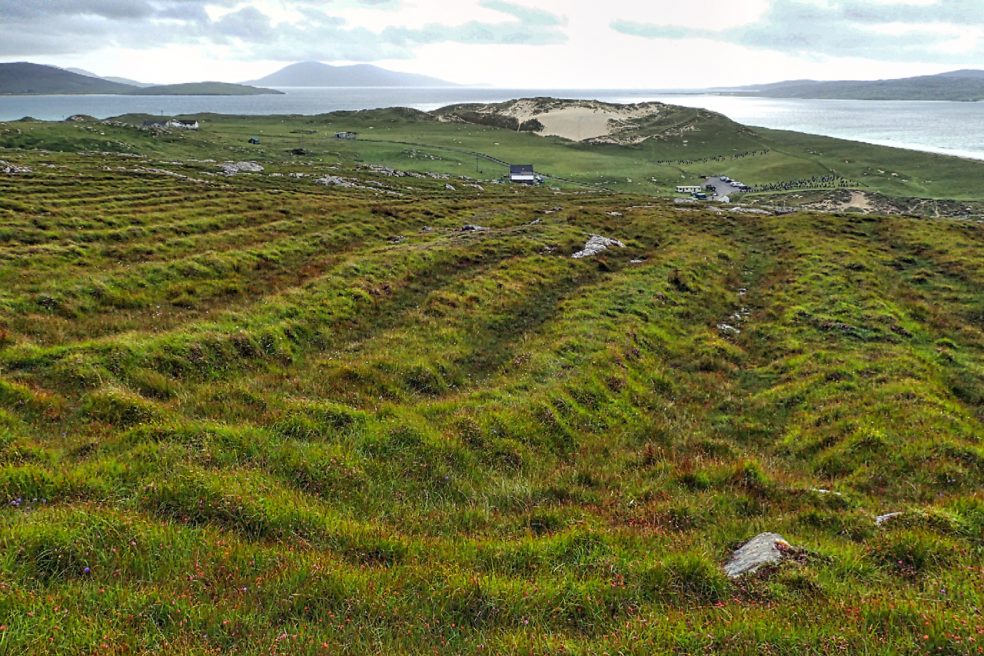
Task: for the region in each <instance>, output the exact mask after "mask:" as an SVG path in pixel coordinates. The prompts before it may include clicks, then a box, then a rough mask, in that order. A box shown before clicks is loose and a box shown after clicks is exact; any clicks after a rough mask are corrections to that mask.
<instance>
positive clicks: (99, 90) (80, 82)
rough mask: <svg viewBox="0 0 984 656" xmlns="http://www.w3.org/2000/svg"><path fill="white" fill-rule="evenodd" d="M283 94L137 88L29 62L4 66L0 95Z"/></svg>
mask: <svg viewBox="0 0 984 656" xmlns="http://www.w3.org/2000/svg"><path fill="white" fill-rule="evenodd" d="M282 93H283V92H281V91H275V90H273V89H263V88H257V87H253V86H247V85H242V84H230V83H228V82H191V83H185V84H167V85H146V86H136V83H135V84H121V83H119V82H113V81H110V80H107V79H103V78H99V77H95V76H94V75H93V74H92V73H90V72H88V71H83V70H82V69H75V71H70V70H66V69H61V68H57V67H55V66H43V65H40V64H31V63H27V62H17V63H8V64H0V95H2V94H9V95H18V94H32V95H45V94H69V95H83V94H110V95H135V96H198V95H201V96H250V95H271V94H282Z"/></svg>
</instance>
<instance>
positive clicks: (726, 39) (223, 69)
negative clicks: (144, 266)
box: [0, 0, 984, 89]
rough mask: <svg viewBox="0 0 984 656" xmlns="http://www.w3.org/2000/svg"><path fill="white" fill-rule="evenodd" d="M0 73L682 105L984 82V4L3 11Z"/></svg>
mask: <svg viewBox="0 0 984 656" xmlns="http://www.w3.org/2000/svg"><path fill="white" fill-rule="evenodd" d="M0 61H32V62H37V63H42V64H52V65H57V66H63V67H78V68H83V69H86V70H89V71H92V72H94V73H96V74H99V75H115V76H122V77H129V78H135V79H138V80H141V81H146V82H154V83H161V84H164V83H174V82H187V81H200V80H222V81H228V82H238V81H243V80H249V79H256V78H259V77H262V76H264V75H266V74H269V73H272V72H274V71H275V70H277V69H279V68H281V67H283V66H284V65H286V64H289V63H293V62H297V61H323V62H325V63H332V64H346V63H372V64H377V65H380V66H384V67H386V68H390V69H394V70H401V71H407V72H413V73H421V74H425V75H431V76H435V77H439V78H442V79H446V80H449V81H452V82H457V83H461V84H476V85H478V84H484V85H492V86H496V87H505V88H541V89H565V88H566V89H577V88H594V89H616V88H621V89H670V88H701V87H713V86H735V85H739V84H756V83H762V82H772V81H778V80H788V79H802V78H811V79H875V78H888V77H905V76H909V75H921V74H931V73H938V72H943V71H947V70H953V69H957V68H984V0H730V1H729V0H528V1H525V2H524V1H522V0H323V1H317V0H0Z"/></svg>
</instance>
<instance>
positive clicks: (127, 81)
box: [65, 67, 154, 87]
mask: <svg viewBox="0 0 984 656" xmlns="http://www.w3.org/2000/svg"><path fill="white" fill-rule="evenodd" d="M65 70H66V71H69V72H71V73H78V74H79V75H86V76H88V77H94V78H98V79H100V80H107V81H109V82H116V83H118V84H127V85H129V86H131V87H152V86H154V85H153V84H151V83H149V82H138V81H137V80H131V79H130V78H126V77H115V76H112V75H97V74H96V73H93V72H92V71H87V70H85V69H84V68H71V67H70V68H66V69H65Z"/></svg>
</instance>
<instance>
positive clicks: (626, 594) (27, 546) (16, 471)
mask: <svg viewBox="0 0 984 656" xmlns="http://www.w3.org/2000/svg"><path fill="white" fill-rule="evenodd" d="M378 119H379V116H378V115H377V116H375V117H374V118H373V119H372V120H370V119H369V118H367V117H364V116H363V117H357V118H353V119H351V121H352V122H348V121H349V120H350V119H345V121H343V120H341V119H340V118H338V117H334V118H332V119H330V121H331V123H332V124H331V125H328V124H327V123H319V122H318V121H327V120H329V119H324V118H321V119H302V118H297V119H277V120H276V121H274V120H273V119H235V118H218V117H207V118H206V119H205V120H206V127H205V129H204V130H203V132H202V133H201V134H197V135H194V134H180V135H170V136H162V137H157V138H155V137H153V136H152V135H150V133H143V132H137V131H134V130H131V129H129V128H120V127H112V126H102V125H97V124H81V126H79V125H68V124H33V123H32V124H20V123H18V124H7V125H5V126H3V127H2V128H0V131H2V135H0V139H7V140H12V141H17V140H20V141H19V142H18V144H19V145H21V146H30V147H37V146H40V145H42V144H44V145H45V146H46V147H47V148H48V149H49V151H58V152H43V151H39V150H13V149H8V150H0V159H3V160H6V161H10V162H11V163H14V164H17V165H19V166H29V167H30V168H32V169H33V171H34V173H33V174H30V175H10V176H0V502H2V503H3V507H2V509H0V653H4V654H90V653H108V654H144V653H146V654H150V653H162V652H166V653H173V654H201V653H216V654H222V653H242V654H261V653H262V654H269V653H279V654H322V653H333V654H334V653H340V654H365V653H466V654H489V653H517V654H529V653H536V654H548V653H549V654H555V653H556V654H560V653H574V654H596V653H625V654H652V653H678V654H690V653H729V654H731V653H734V654H761V653H771V654H790V655H793V654H797V655H798V654H835V653H873V654H897V653H933V654H937V653H939V654H977V653H980V646H979V645H980V641H981V640H982V639H984V635H982V634H981V629H980V627H981V626H982V625H984V622H982V617H981V608H982V601H984V585H982V580H984V579H982V577H981V563H982V562H984V541H982V535H984V497H982V493H981V490H982V486H984V447H982V444H981V437H982V435H984V393H982V390H984V329H982V325H984V324H982V319H984V304H982V299H981V292H980V290H981V289H982V288H984V224H982V223H980V222H979V221H968V220H950V219H939V220H920V219H913V218H902V217H861V216H853V215H843V214H840V215H838V214H827V215H814V214H803V213H801V214H793V215H790V216H785V217H774V216H751V215H742V214H728V213H725V214H717V213H713V212H710V211H706V210H704V209H701V208H699V207H694V208H691V207H685V208H681V207H678V206H675V205H673V204H672V203H669V202H666V201H664V200H661V199H658V198H656V199H654V198H653V197H652V196H646V195H634V194H630V193H609V192H605V191H603V190H592V189H591V188H588V187H583V186H580V185H577V184H565V185H562V186H561V190H560V191H553V190H551V189H550V188H549V187H543V188H516V187H511V186H506V185H492V184H488V183H487V182H486V183H483V185H482V186H483V187H484V189H483V190H479V189H478V188H476V187H473V186H469V185H470V184H471V182H470V181H469V180H464V179H460V178H452V179H450V180H445V179H442V178H434V177H427V176H423V177H391V176H387V175H385V174H383V173H380V172H378V171H373V170H370V169H368V168H366V167H367V165H369V164H385V165H391V166H395V165H396V164H397V163H399V168H401V169H404V170H420V171H431V170H436V171H438V172H444V173H450V172H454V171H457V170H460V171H461V173H463V174H467V175H469V176H475V177H478V178H481V179H485V178H487V177H490V176H489V175H488V171H486V173H485V175H484V176H482V175H478V176H476V174H475V173H474V170H471V171H469V170H468V166H469V165H470V166H472V167H474V158H472V159H471V160H469V159H468V158H466V157H464V156H460V155H457V154H454V153H456V152H457V151H452V150H449V149H450V148H461V149H464V150H468V149H477V148H479V147H480V146H481V147H483V148H484V146H482V143H483V142H482V139H483V138H488V137H483V136H482V131H481V130H477V131H476V130H474V129H472V130H470V131H463V132H462V134H461V135H460V136H449V134H448V133H445V132H442V130H446V126H445V127H440V126H439V125H437V124H435V125H426V126H418V129H419V131H417V132H414V133H413V134H411V128H410V127H409V126H408V125H402V124H399V123H394V124H392V125H390V127H388V128H387V127H386V125H387V124H385V123H383V122H379V123H376V121H377V120H378ZM394 120H395V119H394ZM281 121H283V122H281ZM356 121H366V122H371V123H376V124H375V125H373V126H372V127H374V128H375V129H374V130H372V132H373V133H376V132H377V130H378V134H381V135H382V136H384V137H392V140H393V141H396V140H405V139H411V138H412V139H414V140H419V141H421V142H432V143H437V142H440V141H441V139H446V140H447V142H446V148H445V146H444V145H441V144H438V145H432V146H428V149H427V150H426V152H427V153H431V154H434V155H435V156H438V155H439V156H441V157H444V156H445V155H446V156H447V159H443V160H430V159H421V158H419V157H418V158H416V159H409V158H407V159H406V160H405V161H402V160H399V158H398V156H397V155H398V153H401V152H403V149H405V148H406V146H402V145H393V144H388V143H384V142H380V143H374V142H370V141H359V142H355V143H342V142H335V141H334V140H331V139H329V138H327V137H326V136H325V135H327V134H328V133H329V132H331V131H333V130H334V129H335V128H336V127H337V128H338V129H343V128H358V129H359V131H360V132H363V133H365V132H368V131H369V130H368V128H369V127H370V125H367V124H366V123H365V122H363V123H358V122H356ZM87 128H88V129H87ZM308 129H317V130H318V132H319V135H321V137H319V138H320V139H321V140H320V141H316V140H314V138H313V137H311V135H298V134H294V132H295V131H297V130H308ZM16 130H21V132H20V133H19V134H18V133H17V132H16ZM92 130H96V131H97V132H92ZM100 130H101V131H105V132H106V135H105V139H107V140H108V141H109V142H110V143H114V142H118V143H119V144H122V145H121V146H120V147H119V148H105V147H100V146H99V143H100V141H99V140H100V139H103V138H104V137H103V135H100V134H98V131H100ZM261 130H262V131H263V132H262V136H263V142H264V143H263V144H262V146H261V149H262V150H259V151H251V150H250V149H249V148H247V144H244V143H241V140H240V136H241V135H242V134H246V133H260V132H261ZM387 130H388V132H387ZM430 130H433V132H428V131H430ZM451 134H453V133H451ZM442 135H443V136H442ZM309 137H311V139H310V140H307V139H308V138H309ZM796 138H797V139H802V140H803V143H804V144H805V143H806V142H808V141H810V140H811V139H812V138H807V137H796ZM495 139H497V140H499V143H500V144H505V146H504V147H508V148H513V149H515V150H514V151H511V152H514V153H515V154H516V156H517V157H519V156H520V155H526V156H525V157H523V159H528V156H529V154H530V152H531V151H528V150H527V151H523V150H522V149H523V143H524V140H526V139H539V137H532V136H530V135H519V134H514V133H504V134H503V133H496V135H495ZM278 140H279V141H278ZM455 140H458V141H461V142H463V143H456V142H455ZM792 142H793V137H789V138H788V139H787V140H786V147H791V146H790V144H791V143H792ZM6 143H7V144H8V145H17V144H14V143H11V141H7V142H6ZM536 143H537V144H539V145H541V146H543V151H542V152H543V157H544V159H545V161H550V162H551V165H552V166H556V167H557V168H558V169H561V170H562V172H564V173H565V177H566V176H567V175H569V176H571V177H572V178H573V177H574V176H575V175H576V174H577V171H576V170H575V167H576V166H579V165H580V164H578V162H579V161H580V162H586V161H593V160H592V159H591V158H598V161H600V162H609V161H616V160H618V159H619V158H623V159H624V166H625V167H626V170H628V168H629V166H630V162H631V161H633V160H634V159H635V161H637V162H638V159H636V158H637V154H636V153H635V152H634V151H633V152H630V153H621V154H620V153H619V152H618V150H617V149H613V150H612V152H610V153H609V152H608V149H600V150H597V151H592V150H591V149H586V148H583V147H572V146H570V145H567V144H563V143H560V142H556V143H555V142H553V141H549V140H548V141H547V142H546V144H545V145H544V144H543V143H541V142H536ZM299 144H303V145H304V147H306V148H309V149H311V150H312V151H313V152H314V153H315V154H314V155H312V156H309V157H308V158H295V157H293V156H291V155H289V154H288V153H287V152H286V149H287V148H288V147H291V148H293V147H297V145H299ZM439 146H440V147H439ZM688 147H689V146H688ZM415 148H416V147H415ZM91 150H99V151H105V150H119V151H125V150H131V151H134V152H139V153H141V154H142V155H144V156H145V157H143V158H140V159H137V158H132V157H120V156H118V155H113V154H107V153H105V152H99V153H87V152H82V151H91ZM582 150H583V151H584V152H583V157H585V158H586V159H583V160H568V159H564V158H563V157H562V154H563V153H574V154H577V153H579V152H581V151H582ZM418 151H419V152H423V148H419V149H418ZM537 152H540V151H537ZM873 152H874V151H873ZM573 156H574V155H572V157H573ZM579 156H580V155H579ZM838 156H840V155H839V154H838ZM377 157H378V159H377ZM456 157H457V158H459V159H458V160H457V161H456V160H455V159H454V158H456ZM551 157H554V158H556V159H550V160H548V158H551ZM907 157H911V158H912V159H911V160H908V162H909V163H910V164H911V165H912V166H917V165H919V160H918V157H921V156H918V157H917V156H916V155H907ZM926 157H930V156H926ZM205 159H213V160H219V161H223V160H227V159H231V160H240V159H256V160H258V161H261V162H263V164H264V165H265V166H266V167H267V170H266V171H265V172H264V173H262V174H245V175H238V176H233V177H226V176H221V175H217V168H216V165H215V163H214V162H206V161H201V160H205ZM739 161H740V160H735V162H739ZM791 161H792V160H791ZM458 162H460V163H461V164H462V166H461V167H458V166H457V163H458ZM949 162H950V161H949V160H946V162H945V163H947V165H950V164H949ZM466 163H467V164H466ZM742 165H744V164H742ZM908 165H909V164H907V163H906V161H903V160H898V161H896V162H895V163H894V166H896V167H898V168H902V167H903V166H908ZM480 166H482V164H481V163H480ZM563 166H566V167H569V168H568V169H562V167H563ZM694 166H697V165H696V164H695V165H694ZM729 166H730V165H729ZM735 166H739V164H735ZM953 166H955V167H957V168H959V166H958V165H957V164H953ZM975 166H976V165H975ZM329 167H333V168H329ZM430 167H433V168H430ZM954 171H955V173H954V175H955V176H956V175H958V173H959V172H958V171H957V169H954ZM276 173H279V174H285V175H281V176H275V175H272V174H276ZM289 173H305V174H308V175H307V177H300V178H298V177H290V176H289V175H286V174H289ZM328 173H330V174H332V175H338V176H342V177H345V178H347V179H351V180H354V181H356V183H357V184H358V185H360V186H359V187H357V188H351V189H346V188H339V187H324V186H320V185H316V184H314V183H313V182H312V178H314V177H318V176H321V175H325V174H328ZM175 174H178V175H175ZM852 174H853V175H856V174H857V173H852ZM179 175H180V176H186V177H178V176H179ZM593 176H597V174H584V180H586V181H591V182H598V181H599V180H600V179H601V177H604V176H600V177H593ZM746 177H748V176H746ZM940 179H941V180H942V178H940ZM749 181H753V180H749ZM449 182H450V183H451V184H452V185H453V186H455V187H456V189H455V190H454V191H450V190H447V189H446V188H445V185H446V184H447V183H449ZM944 192H945V190H944V189H943V187H940V188H939V193H941V194H942V193H944ZM465 224H479V225H482V226H485V227H487V228H489V229H488V230H486V231H477V232H463V231H461V227H462V226H463V225H465ZM593 233H597V234H603V235H606V236H610V237H613V238H617V239H619V240H621V241H623V242H624V243H625V244H626V248H625V249H624V250H623V249H618V250H614V251H610V252H608V253H605V254H603V255H601V256H599V257H596V258H592V259H586V260H574V259H572V258H571V257H570V255H571V254H572V253H574V252H575V251H577V250H579V249H580V248H581V247H582V246H583V244H584V242H585V240H586V239H587V238H588V236H589V235H591V234H593ZM640 260H641V262H640ZM735 313H738V314H739V315H742V316H744V317H745V318H744V319H742V320H741V321H740V322H739V321H738V320H737V319H735V318H734V315H735ZM721 323H732V324H737V325H739V326H740V328H741V333H740V334H739V335H737V336H729V335H726V334H723V333H722V332H721V331H720V330H719V329H718V327H717V326H718V325H719V324H721ZM821 488H823V489H826V490H831V491H832V492H834V493H836V494H834V493H827V494H825V493H823V492H820V491H819V490H820V489H821ZM893 511H902V512H903V513H904V514H903V515H902V516H901V517H898V518H896V519H894V520H892V521H890V522H888V523H886V524H884V525H883V526H880V527H879V526H876V525H875V522H874V517H875V516H876V515H881V514H884V513H887V512H893ZM763 531H775V532H778V533H781V534H782V535H783V536H785V537H786V538H787V539H788V540H789V541H790V542H791V543H792V544H793V545H794V546H795V547H797V548H798V549H799V550H800V551H797V554H796V557H795V558H794V559H791V560H789V561H787V562H785V563H783V564H782V565H781V566H778V567H776V568H771V569H769V570H766V571H763V572H761V573H759V574H757V575H755V576H753V577H750V578H747V579H743V580H740V581H737V582H734V581H730V580H728V579H727V578H726V577H725V576H724V574H723V571H722V565H723V563H724V562H726V561H727V559H728V557H729V555H730V553H731V551H732V549H733V548H734V547H736V546H737V545H739V544H741V543H742V542H744V541H745V540H747V539H748V538H750V537H752V536H754V535H756V534H757V533H760V532H763Z"/></svg>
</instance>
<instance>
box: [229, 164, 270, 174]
mask: <svg viewBox="0 0 984 656" xmlns="http://www.w3.org/2000/svg"><path fill="white" fill-rule="evenodd" d="M219 168H221V169H222V171H223V173H225V174H226V175H236V174H237V173H263V171H264V169H263V166H262V165H260V164H259V163H257V162H223V163H222V164H219Z"/></svg>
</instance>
